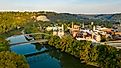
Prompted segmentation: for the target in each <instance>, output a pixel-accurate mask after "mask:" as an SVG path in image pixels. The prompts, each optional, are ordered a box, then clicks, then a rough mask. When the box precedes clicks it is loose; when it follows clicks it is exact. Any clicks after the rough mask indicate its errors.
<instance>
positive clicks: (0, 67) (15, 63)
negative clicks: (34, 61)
mask: <svg viewBox="0 0 121 68" xmlns="http://www.w3.org/2000/svg"><path fill="white" fill-rule="evenodd" d="M0 68H29V65H28V64H27V62H26V61H25V58H24V57H23V56H21V55H17V54H15V53H11V52H9V51H2V52H0Z"/></svg>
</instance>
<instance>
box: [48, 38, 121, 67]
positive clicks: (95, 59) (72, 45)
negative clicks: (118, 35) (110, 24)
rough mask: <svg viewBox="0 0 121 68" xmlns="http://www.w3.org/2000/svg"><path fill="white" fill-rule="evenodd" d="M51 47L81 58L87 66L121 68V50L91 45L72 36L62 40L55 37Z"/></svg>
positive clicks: (51, 40) (50, 41) (50, 42)
mask: <svg viewBox="0 0 121 68" xmlns="http://www.w3.org/2000/svg"><path fill="white" fill-rule="evenodd" d="M49 45H51V46H54V47H56V48H57V49H60V50H61V51H64V52H66V53H69V54H71V55H74V56H75V57H77V58H80V60H81V61H84V62H85V63H87V64H91V65H95V66H97V67H101V68H121V50H119V49H116V48H114V47H112V46H108V45H100V44H97V45H96V44H95V45H93V44H91V42H89V41H78V40H75V39H73V38H72V37H71V36H64V37H62V38H61V39H60V38H59V37H58V36H53V37H51V38H50V40H49Z"/></svg>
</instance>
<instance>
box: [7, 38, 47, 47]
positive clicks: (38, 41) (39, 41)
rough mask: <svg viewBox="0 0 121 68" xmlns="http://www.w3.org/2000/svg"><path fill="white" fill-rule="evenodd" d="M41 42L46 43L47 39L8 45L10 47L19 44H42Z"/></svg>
mask: <svg viewBox="0 0 121 68" xmlns="http://www.w3.org/2000/svg"><path fill="white" fill-rule="evenodd" d="M43 42H48V40H47V39H41V40H32V41H26V42H18V43H11V44H9V45H10V46H12V45H19V44H29V43H30V44H31V43H43Z"/></svg>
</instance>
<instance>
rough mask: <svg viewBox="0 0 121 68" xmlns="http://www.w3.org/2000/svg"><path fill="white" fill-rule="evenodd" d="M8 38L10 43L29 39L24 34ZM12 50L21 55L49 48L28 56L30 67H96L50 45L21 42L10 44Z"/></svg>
mask: <svg viewBox="0 0 121 68" xmlns="http://www.w3.org/2000/svg"><path fill="white" fill-rule="evenodd" d="M8 40H10V43H18V42H25V41H27V40H26V39H25V37H24V36H23V35H19V36H12V37H9V38H8ZM10 50H11V51H12V52H15V53H17V54H21V55H26V54H31V53H36V52H41V51H44V50H49V51H48V52H44V53H41V54H37V55H33V56H29V57H26V60H27V62H28V64H29V65H30V68H96V67H94V66H90V65H86V64H82V63H81V61H80V60H79V59H77V58H75V57H73V56H71V55H69V54H67V53H64V52H61V51H59V50H57V49H55V48H54V47H50V46H49V45H41V44H19V45H14V46H10Z"/></svg>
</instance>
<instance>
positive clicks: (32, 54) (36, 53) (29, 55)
mask: <svg viewBox="0 0 121 68" xmlns="http://www.w3.org/2000/svg"><path fill="white" fill-rule="evenodd" d="M48 51H49V50H44V51H41V52H35V53H30V54H26V55H24V56H25V57H31V56H34V55H38V54H42V53H45V52H48Z"/></svg>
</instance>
